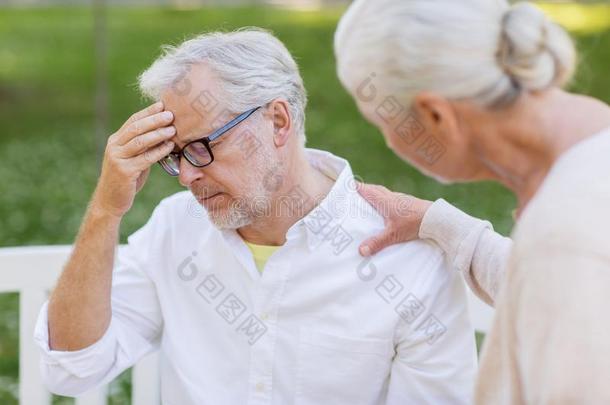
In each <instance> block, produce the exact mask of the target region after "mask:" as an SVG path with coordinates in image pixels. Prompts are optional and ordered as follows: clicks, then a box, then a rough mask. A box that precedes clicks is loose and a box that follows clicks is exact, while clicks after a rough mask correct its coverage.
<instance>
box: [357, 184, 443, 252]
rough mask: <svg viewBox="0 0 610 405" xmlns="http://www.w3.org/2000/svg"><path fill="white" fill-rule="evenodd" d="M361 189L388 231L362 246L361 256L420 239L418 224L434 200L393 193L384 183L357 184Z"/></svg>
mask: <svg viewBox="0 0 610 405" xmlns="http://www.w3.org/2000/svg"><path fill="white" fill-rule="evenodd" d="M358 192H359V193H360V195H362V197H364V199H365V200H367V201H368V202H369V203H370V204H371V205H372V206H373V207H374V208H375V209H376V210H377V211H378V212H379V214H380V215H381V216H382V217H383V219H384V221H385V230H384V231H383V232H382V233H380V234H379V235H376V236H373V237H371V238H369V239H367V240H365V241H364V242H362V244H361V245H360V254H361V255H362V256H370V255H373V254H375V253H377V252H379V251H380V250H382V249H384V248H386V247H388V246H390V245H394V244H397V243H402V242H408V241H410V240H413V239H417V238H418V234H419V227H420V226H421V222H422V219H423V218H424V215H425V214H426V211H427V210H428V208H429V207H430V205H432V202H431V201H427V200H421V199H419V198H416V197H413V196H410V195H406V194H402V193H394V192H392V191H390V190H388V189H387V188H385V187H383V186H377V185H370V184H362V183H358Z"/></svg>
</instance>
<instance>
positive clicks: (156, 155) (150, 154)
mask: <svg viewBox="0 0 610 405" xmlns="http://www.w3.org/2000/svg"><path fill="white" fill-rule="evenodd" d="M172 149H174V143H173V142H171V141H166V142H164V143H162V144H161V145H158V146H155V147H154V148H151V149H149V150H147V151H146V152H144V153H142V154H141V155H139V156H137V157H135V158H134V162H135V164H136V166H137V168H138V170H145V169H147V168H149V167H150V166H152V165H153V164H154V163H156V162H158V161H159V160H161V159H163V158H164V157H165V156H167V155H168V154H169V153H170V152H171V151H172Z"/></svg>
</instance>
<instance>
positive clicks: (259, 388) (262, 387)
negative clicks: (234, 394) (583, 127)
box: [256, 382, 265, 392]
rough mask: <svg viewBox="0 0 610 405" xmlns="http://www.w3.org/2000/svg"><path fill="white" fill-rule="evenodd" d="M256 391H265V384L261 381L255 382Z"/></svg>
mask: <svg viewBox="0 0 610 405" xmlns="http://www.w3.org/2000/svg"><path fill="white" fill-rule="evenodd" d="M256 391H257V392H263V391H265V384H263V383H262V382H259V383H258V384H256Z"/></svg>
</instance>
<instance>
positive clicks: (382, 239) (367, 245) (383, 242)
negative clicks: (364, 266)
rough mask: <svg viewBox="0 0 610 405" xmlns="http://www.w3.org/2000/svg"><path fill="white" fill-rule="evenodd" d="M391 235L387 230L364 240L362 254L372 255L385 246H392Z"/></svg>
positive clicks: (360, 249) (361, 247)
mask: <svg viewBox="0 0 610 405" xmlns="http://www.w3.org/2000/svg"><path fill="white" fill-rule="evenodd" d="M391 244H392V243H391V237H390V234H389V233H388V232H387V231H384V232H382V233H380V234H379V235H377V236H373V237H372V238H368V239H367V240H365V241H364V242H362V243H361V244H360V248H359V252H360V254H361V255H362V256H364V257H367V256H372V255H374V254H375V253H377V252H379V251H380V250H383V249H384V248H386V247H388V246H390V245H391Z"/></svg>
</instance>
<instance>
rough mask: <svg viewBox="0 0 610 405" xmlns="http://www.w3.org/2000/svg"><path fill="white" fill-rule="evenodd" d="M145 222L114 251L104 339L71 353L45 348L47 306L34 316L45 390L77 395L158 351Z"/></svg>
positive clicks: (157, 315)
mask: <svg viewBox="0 0 610 405" xmlns="http://www.w3.org/2000/svg"><path fill="white" fill-rule="evenodd" d="M155 222H156V220H154V219H152V218H151V221H149V223H148V224H146V225H145V226H144V227H143V228H142V229H140V230H139V231H138V232H136V233H135V234H133V235H132V236H130V238H129V243H128V245H127V246H125V247H123V248H120V249H119V251H118V255H117V261H116V265H115V268H114V270H113V279H112V292H111V294H112V297H111V305H112V318H111V321H110V324H109V326H108V328H107V330H106V331H105V333H104V335H103V336H102V337H101V338H100V339H99V340H98V341H97V342H95V343H93V344H92V345H90V346H88V347H86V348H84V349H81V350H77V351H59V350H51V349H50V348H49V332H48V330H49V328H48V318H47V308H48V302H46V303H45V304H44V306H43V307H42V309H41V311H40V315H39V317H38V320H37V324H36V327H35V332H34V340H35V343H36V344H37V346H38V347H39V348H40V351H41V354H42V356H41V362H40V368H41V373H42V376H43V380H44V381H45V384H46V385H47V388H48V389H49V390H50V391H51V392H53V393H55V394H59V395H66V396H78V395H81V394H82V393H84V392H86V391H88V390H90V389H92V388H95V387H98V386H101V385H103V384H106V383H108V382H110V381H112V380H113V379H114V378H115V377H116V376H117V375H119V374H120V373H121V372H122V371H124V370H125V369H127V368H129V367H131V366H132V365H133V364H135V363H136V362H137V361H138V360H139V359H140V358H142V357H143V356H144V355H146V354H147V353H149V352H151V351H153V350H155V349H157V348H158V346H159V336H160V334H161V330H162V317H161V310H160V305H159V300H158V297H157V292H156V288H155V285H154V283H153V281H152V280H151V278H150V277H149V275H148V274H147V272H146V271H145V269H144V268H143V267H146V264H145V263H146V262H147V261H150V259H149V257H150V254H148V255H147V250H150V249H151V248H150V243H152V241H151V237H150V235H152V234H154V233H155V232H154V230H155V229H154V228H155V226H154V225H155Z"/></svg>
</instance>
